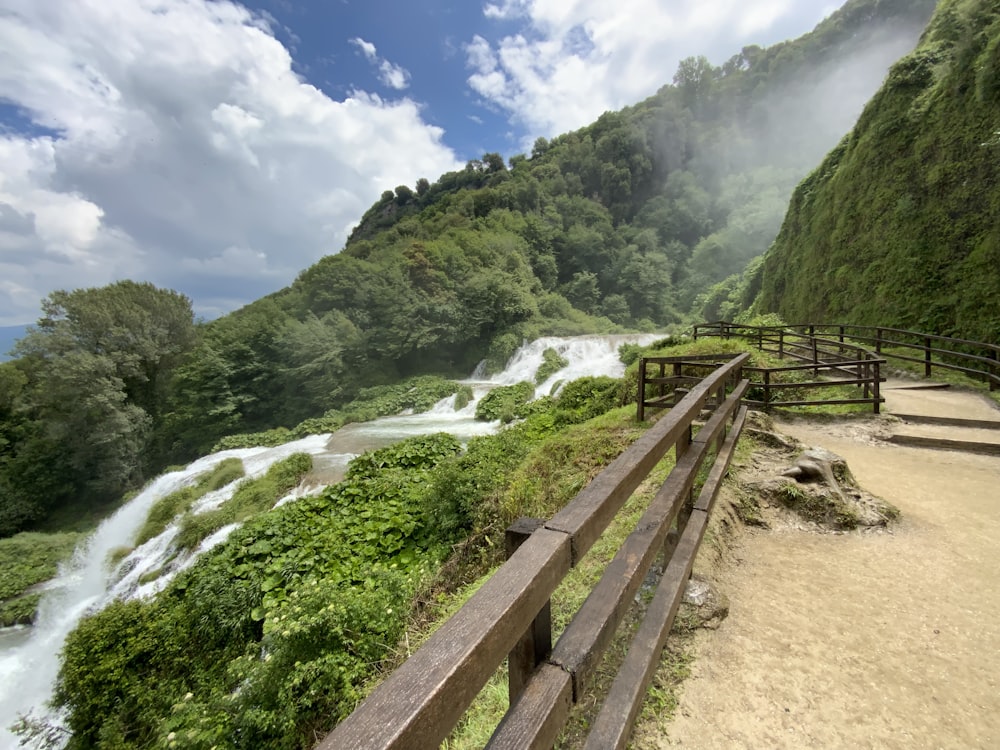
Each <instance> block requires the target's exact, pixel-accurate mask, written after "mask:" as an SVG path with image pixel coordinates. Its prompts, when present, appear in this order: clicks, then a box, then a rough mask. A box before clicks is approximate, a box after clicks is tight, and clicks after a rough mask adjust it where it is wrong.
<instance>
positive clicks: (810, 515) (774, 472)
mask: <svg viewBox="0 0 1000 750" xmlns="http://www.w3.org/2000/svg"><path fill="white" fill-rule="evenodd" d="M763 427H764V424H762V425H761V428H762V429H760V430H759V434H753V437H754V439H755V440H756V441H757V443H758V445H759V446H760V449H759V450H758V451H757V453H756V454H755V455H754V462H753V476H751V477H747V478H745V479H744V481H743V482H742V486H741V488H740V493H739V494H740V498H741V500H740V503H739V505H740V507H739V508H738V509H737V510H738V512H739V513H740V517H741V518H743V520H744V522H746V523H749V524H753V525H758V526H768V525H770V524H771V522H772V521H773V520H775V518H776V516H775V514H777V518H780V517H781V516H780V514H781V513H782V512H785V513H788V512H791V513H793V514H794V515H795V516H797V517H798V518H800V519H802V521H805V522H806V526H805V528H809V525H812V527H813V528H818V529H825V530H832V531H845V530H849V529H856V528H859V527H866V528H871V527H876V528H877V527H885V526H887V525H888V524H889V523H890V522H892V521H894V520H896V519H897V518H898V517H899V510H898V509H897V508H896V507H895V506H893V505H891V504H890V503H887V502H885V501H884V500H882V499H881V498H878V497H875V496H874V495H872V494H870V493H868V492H866V491H865V490H864V489H863V488H862V487H860V486H859V485H858V482H857V480H856V479H855V478H854V475H853V474H852V473H851V470H850V468H849V467H848V465H847V461H845V460H844V458H843V457H842V456H839V455H837V454H836V453H833V452H831V451H828V450H826V449H824V448H808V447H806V446H804V445H801V444H800V443H798V442H797V441H795V440H794V439H791V438H786V437H785V436H783V435H778V434H777V433H773V432H770V431H768V430H766V429H763ZM793 525H795V526H798V525H799V524H798V523H793Z"/></svg>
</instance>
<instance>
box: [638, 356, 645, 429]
mask: <svg viewBox="0 0 1000 750" xmlns="http://www.w3.org/2000/svg"><path fill="white" fill-rule="evenodd" d="M635 418H636V419H638V420H639V421H640V422H642V421H644V420H645V419H646V358H645V357H639V393H638V398H637V399H636V409H635Z"/></svg>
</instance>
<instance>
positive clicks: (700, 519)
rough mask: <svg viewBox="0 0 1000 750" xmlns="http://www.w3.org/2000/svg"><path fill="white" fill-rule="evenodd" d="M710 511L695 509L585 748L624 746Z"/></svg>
mask: <svg viewBox="0 0 1000 750" xmlns="http://www.w3.org/2000/svg"><path fill="white" fill-rule="evenodd" d="M707 521H708V514H706V513H705V512H703V511H700V510H698V511H695V512H694V513H693V514H692V516H691V519H690V520H689V521H688V525H687V528H685V529H684V534H683V535H682V536H681V539H680V542H679V544H678V545H677V550H676V551H675V552H674V556H673V557H672V558H671V560H670V563H669V564H668V565H667V569H666V571H664V573H663V578H662V579H660V583H659V585H658V586H657V587H656V594H655V595H654V596H653V601H652V602H651V603H650V605H649V609H648V610H646V616H645V617H644V618H643V621H642V623H641V624H640V625H639V630H638V631H637V632H636V635H635V638H634V639H633V640H632V644H631V645H630V646H629V650H628V654H627V655H626V656H625V661H624V663H623V664H622V666H621V668H620V669H619V670H618V675H617V676H616V677H615V681H614V682H613V683H612V685H611V689H610V690H609V691H608V696H607V699H606V700H605V701H604V705H603V706H601V711H600V713H598V715H597V719H596V720H595V721H594V724H593V726H592V728H591V730H590V734H589V735H588V737H587V742H586V744H585V745H584V750H623V748H625V746H626V744H627V743H628V738H629V735H630V733H631V731H632V725H633V724H634V723H635V718H636V716H638V714H639V710H640V708H641V707H642V701H643V698H644V696H645V695H646V690H647V689H648V688H649V683H650V681H651V680H652V678H653V674H654V673H655V672H656V667H657V665H658V664H659V661H660V652H661V651H662V650H663V644H664V643H665V642H666V640H667V635H668V634H669V633H670V628H671V626H672V625H673V622H674V617H675V616H676V615H677V608H678V607H679V606H680V602H681V597H682V596H683V595H684V588H685V586H686V585H687V580H688V578H689V577H690V575H691V567H692V566H693V565H694V558H695V555H696V554H697V552H698V546H699V545H700V544H701V540H702V537H703V536H704V535H705V527H706V525H707Z"/></svg>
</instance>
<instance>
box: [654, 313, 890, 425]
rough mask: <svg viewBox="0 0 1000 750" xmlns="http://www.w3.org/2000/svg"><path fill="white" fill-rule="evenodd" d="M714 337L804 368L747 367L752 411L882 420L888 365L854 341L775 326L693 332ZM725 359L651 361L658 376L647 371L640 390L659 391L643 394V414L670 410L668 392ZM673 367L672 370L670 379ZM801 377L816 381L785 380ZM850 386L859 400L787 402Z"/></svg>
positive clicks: (719, 326) (714, 326)
mask: <svg viewBox="0 0 1000 750" xmlns="http://www.w3.org/2000/svg"><path fill="white" fill-rule="evenodd" d="M709 337H718V338H724V339H729V338H740V339H745V340H747V341H749V342H751V343H752V344H753V345H755V346H756V347H757V348H758V349H760V350H761V351H765V352H770V353H772V354H776V355H777V356H778V357H781V358H783V359H793V360H798V361H800V362H802V363H803V364H801V365H786V366H781V367H755V366H754V367H751V366H745V367H744V368H743V371H744V372H745V373H746V374H747V375H748V376H749V377H750V389H751V390H750V393H749V394H748V396H747V398H746V399H745V400H744V401H745V403H746V404H748V405H749V406H752V407H758V408H761V409H764V410H765V411H767V410H769V409H771V408H774V407H789V406H826V405H837V404H871V406H872V411H873V412H874V413H876V414H878V413H879V411H880V409H881V404H882V403H883V402H884V401H885V399H884V398H882V395H881V384H882V383H884V382H885V378H884V377H883V375H882V366H883V365H884V364H885V360H884V359H882V358H881V357H880V356H879V355H877V354H875V353H873V352H870V351H868V350H867V349H865V348H863V347H861V346H859V345H857V344H854V343H851V342H850V341H845V340H838V339H835V338H824V337H822V336H819V335H810V334H808V333H799V332H798V331H790V330H785V329H782V328H778V327H770V326H744V325H736V324H734V323H725V322H719V323H702V324H699V325H696V326H694V338H695V339H696V340H697V339H699V338H709ZM726 356H728V355H719V354H714V355H702V356H698V357H691V356H687V357H651V358H647V359H646V360H645V364H646V365H654V366H656V367H658V368H659V372H658V373H653V374H649V373H648V371H647V370H646V367H645V366H643V367H640V389H642V388H643V386H644V384H645V385H651V386H654V388H653V389H652V390H654V391H657V392H656V393H655V395H652V396H651V395H649V390H650V389H645V390H641V391H640V392H641V393H644V394H646V398H644V399H640V401H639V410H640V413H641V412H642V410H643V409H644V408H646V407H657V406H660V405H663V404H668V403H669V401H670V398H671V397H670V396H669V395H668V394H667V391H668V390H669V389H670V388H671V387H674V388H676V387H678V386H683V384H684V382H685V381H686V380H692V379H697V378H698V377H700V376H701V370H702V369H704V368H705V367H714V366H715V364H714V363H715V362H718V361H720V358H724V357H726ZM668 367H669V368H670V370H671V373H670V374H669V375H668V374H667V368H668ZM796 372H807V373H809V374H810V375H811V376H812V379H811V380H805V381H803V380H783V379H782V378H783V377H786V376H787V375H789V374H791V373H796ZM685 373H686V374H685ZM820 378H823V379H820ZM845 385H849V386H855V387H856V388H857V389H858V390H859V391H860V394H859V395H858V396H857V397H856V398H844V397H843V396H840V395H832V396H826V397H822V396H816V397H810V398H802V397H799V398H795V397H791V398H789V397H785V396H784V394H786V393H789V392H793V393H794V392H795V391H802V390H806V391H810V392H812V391H815V390H817V389H818V390H819V391H823V390H824V389H832V388H840V387H842V386H845Z"/></svg>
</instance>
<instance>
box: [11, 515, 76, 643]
mask: <svg viewBox="0 0 1000 750" xmlns="http://www.w3.org/2000/svg"><path fill="white" fill-rule="evenodd" d="M83 537H84V535H83V534H79V533H75V532H63V533H61V534H40V533H37V532H30V531H22V532H21V533H20V534H17V535H15V536H12V537H8V538H6V539H0V627H3V626H6V625H12V624H14V623H16V622H22V623H23V622H30V621H32V620H33V619H34V615H35V609H36V607H37V606H38V596H35V595H28V596H25V595H24V594H25V592H26V591H27V590H28V589H29V588H31V587H32V586H34V585H36V584H39V583H42V582H43V581H47V580H49V579H50V578H53V577H54V576H55V575H56V574H57V573H58V572H59V563H60V562H62V561H63V560H66V559H67V558H69V557H70V556H71V555H72V554H73V550H74V549H76V545H77V544H78V543H79V542H80V540H81V539H83Z"/></svg>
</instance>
